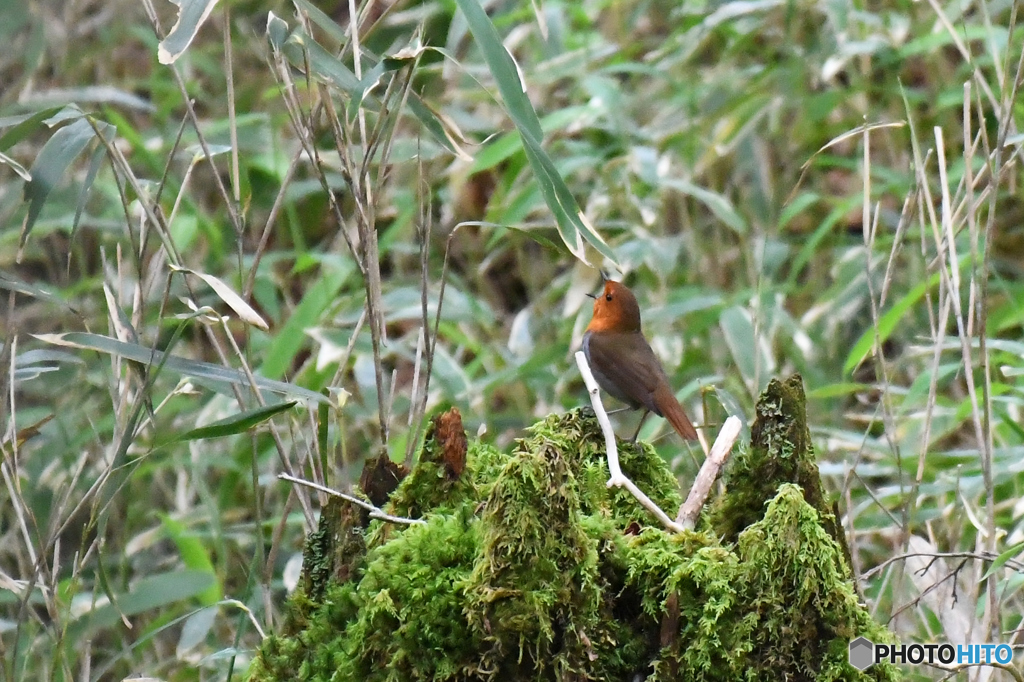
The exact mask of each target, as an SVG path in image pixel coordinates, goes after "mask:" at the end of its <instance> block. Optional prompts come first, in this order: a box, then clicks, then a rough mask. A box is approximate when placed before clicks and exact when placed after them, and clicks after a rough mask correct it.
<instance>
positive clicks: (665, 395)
mask: <svg viewBox="0 0 1024 682" xmlns="http://www.w3.org/2000/svg"><path fill="white" fill-rule="evenodd" d="M654 404H655V405H657V406H658V410H660V411H661V416H663V417H664V418H665V419H667V420H668V423H669V424H671V425H672V428H673V429H675V430H676V433H678V434H679V435H680V437H682V439H683V440H697V429H695V428H693V422H691V421H690V418H689V417H687V416H686V412H685V411H683V406H682V405H680V404H679V401H678V400H676V397H675V396H674V395H672V391H671V390H669V388H668V387H667V386H665V387H662V388H660V389H659V390H657V391H655V392H654Z"/></svg>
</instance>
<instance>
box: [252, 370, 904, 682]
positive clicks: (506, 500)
mask: <svg viewBox="0 0 1024 682" xmlns="http://www.w3.org/2000/svg"><path fill="white" fill-rule="evenodd" d="M773 387H774V388H772V387H770V388H769V390H768V391H766V394H765V396H764V397H763V398H762V401H761V403H759V405H758V423H755V426H754V432H755V440H754V442H753V444H752V445H751V447H750V448H749V449H748V450H747V451H746V453H745V454H744V455H743V456H742V457H740V458H739V459H738V463H736V464H735V465H734V466H733V467H732V468H731V470H730V473H729V478H728V484H729V487H728V491H727V493H726V495H725V498H723V499H721V500H718V501H717V502H716V505H715V510H714V512H713V513H711V514H709V515H708V518H707V519H706V520H705V523H704V525H703V526H702V527H701V528H700V529H698V530H697V531H693V532H685V533H680V534H672V533H668V532H666V531H664V530H662V529H660V528H659V527H658V526H657V525H656V522H655V520H654V519H653V518H652V517H651V516H650V514H649V513H648V512H646V510H644V509H643V508H642V507H640V505H639V504H638V503H637V502H636V501H635V500H634V499H633V498H632V497H630V496H629V495H628V494H627V493H625V492H623V491H620V490H612V491H610V490H608V488H607V487H606V485H605V483H606V481H607V479H608V471H607V465H606V463H605V459H604V441H603V436H602V435H601V433H600V430H599V428H598V425H597V423H596V420H595V419H594V418H593V415H592V413H590V412H589V411H588V410H577V411H574V412H571V413H569V414H566V415H561V416H552V417H549V418H547V419H545V420H543V421H541V422H539V423H537V424H536V425H534V426H533V427H532V428H531V429H530V433H529V435H528V436H527V437H526V438H524V439H522V440H520V441H519V442H517V444H516V445H515V447H514V448H513V450H512V452H511V454H503V453H500V452H498V451H496V450H494V449H493V448H490V447H487V446H482V445H480V444H469V447H468V451H467V452H466V453H465V459H464V460H460V459H459V458H458V457H456V455H458V453H459V450H460V448H461V447H462V446H461V445H460V443H464V441H461V440H460V439H459V438H458V437H457V435H458V434H454V435H453V433H452V431H451V428H450V427H451V424H448V426H447V427H446V428H447V429H448V431H447V433H446V435H445V436H443V437H437V438H435V437H434V432H432V433H431V436H430V437H428V439H427V444H426V445H425V447H424V454H423V455H422V456H421V459H420V462H419V463H418V464H417V465H416V467H415V468H414V469H413V471H412V472H411V473H410V475H409V476H408V477H407V478H406V479H405V480H404V481H402V483H401V484H400V485H399V487H398V489H397V490H395V492H394V493H393V494H392V496H391V504H390V509H389V511H391V512H393V513H398V514H402V515H410V516H417V517H421V518H422V519H423V520H425V521H426V523H425V524H420V525H411V526H399V525H391V524H386V525H385V524H381V523H380V522H376V521H375V522H373V523H371V524H369V526H368V527H367V529H366V530H365V533H366V535H365V538H366V540H365V543H364V545H363V546H364V547H365V548H366V549H365V551H366V554H365V556H360V559H359V561H358V562H357V563H353V562H349V563H347V564H346V566H348V567H349V568H350V570H348V572H347V573H346V574H345V575H346V576H347V577H348V580H344V579H343V577H342V576H340V575H338V574H337V573H336V572H334V573H332V574H331V575H333V576H334V578H332V579H331V580H329V581H328V583H327V585H326V586H325V587H324V588H323V589H322V591H320V592H315V586H316V585H319V584H321V583H320V581H319V580H312V581H304V582H303V583H302V589H301V590H300V593H299V594H297V595H296V596H295V597H293V603H294V604H301V605H302V606H303V613H304V615H305V617H304V618H303V619H302V622H303V624H304V627H302V628H300V629H297V630H296V629H292V630H287V631H286V633H285V634H284V635H281V636H274V637H271V638H269V639H268V640H267V641H266V643H265V644H264V646H263V648H262V649H261V651H260V655H259V656H258V657H257V660H256V662H255V663H254V664H253V666H252V668H251V670H250V679H253V680H259V681H260V682H264V681H266V682H270V681H283V680H291V679H293V678H296V679H300V680H323V681H325V682H326V681H328V680H381V681H400V680H623V679H634V678H636V677H637V676H639V677H640V678H643V679H648V680H660V681H665V680H736V679H745V680H776V679H793V680H840V679H841V680H865V679H876V680H883V679H894V678H896V677H897V676H898V675H897V672H896V671H895V670H894V669H893V668H891V667H886V666H874V667H872V668H870V669H869V670H868V671H867V674H865V673H860V672H858V671H857V670H855V669H853V668H852V667H850V666H849V665H848V664H847V660H846V652H847V645H848V642H849V640H851V639H853V638H855V637H857V636H861V635H863V636H865V637H867V638H868V639H870V640H872V641H876V642H882V641H891V640H892V638H891V636H889V635H888V633H887V632H886V631H885V630H884V629H883V628H881V627H880V626H878V625H876V624H875V623H873V622H872V621H871V620H870V618H869V616H868V614H867V613H866V611H864V609H863V608H861V607H860V606H859V604H858V603H857V599H856V595H855V593H854V590H853V586H852V583H851V582H850V580H849V569H848V568H847V563H846V561H845V560H844V557H843V551H842V545H841V544H840V540H841V538H840V540H837V538H836V537H835V535H834V532H835V527H834V525H833V526H831V527H830V526H829V525H828V524H827V523H825V520H826V518H827V517H828V515H830V514H831V513H832V512H831V511H830V510H828V509H827V508H826V506H825V504H824V501H823V497H822V495H821V490H820V483H819V482H818V480H817V474H816V472H815V473H814V475H813V476H811V472H813V471H814V462H813V452H812V451H811V449H810V445H809V439H808V438H806V437H805V436H806V433H807V428H806V424H805V423H804V422H803V418H804V417H803V401H802V398H803V394H802V388H801V387H800V385H799V378H796V379H791V380H790V381H788V382H786V383H785V384H782V383H778V382H775V383H773ZM773 390H775V391H776V393H772V391H773ZM792 401H795V405H791V404H790V402H792ZM762 415H766V416H764V417H763V416H762ZM769 418H770V419H769ZM751 453H753V454H751ZM620 456H621V462H622V467H623V470H624V471H625V472H626V473H627V475H629V476H630V477H631V478H633V479H634V481H635V482H636V483H637V484H638V485H639V486H640V487H641V488H642V489H644V490H645V491H646V492H647V493H648V494H649V495H650V496H651V498H652V499H654V500H655V501H656V502H657V503H658V504H659V505H660V506H662V508H663V509H666V510H667V511H668V512H669V513H670V514H672V513H674V512H675V510H676V509H677V508H678V505H679V503H680V499H681V493H680V490H679V487H678V484H677V482H676V481H675V478H674V477H673V476H672V475H671V472H670V471H669V470H668V467H667V466H666V465H665V463H664V462H663V461H662V460H661V459H660V458H659V457H658V456H657V455H656V454H655V453H654V451H653V450H652V449H651V448H650V447H649V446H646V445H639V446H633V445H630V444H625V443H623V444H622V450H621V452H620ZM772 458H781V459H782V460H783V461H781V462H774V463H773V462H770V461H769V460H771V459H772ZM453 462H454V463H455V464H454V466H453ZM769 472H771V473H772V478H771V479H770V480H767V479H766V478H765V477H766V476H767V473H769ZM787 476H791V478H789V479H788V480H787V478H786V477H787ZM797 484H799V485H797ZM808 490H810V491H811V492H810V493H808ZM732 497H734V498H735V500H742V501H744V503H745V504H751V505H753V509H748V508H743V509H739V508H738V507H737V506H736V505H735V503H734V502H735V500H733V499H729V498H732ZM730 513H736V514H739V518H738V519H732V518H725V517H724V516H723V515H727V514H730ZM721 528H724V529H725V530H726V532H727V533H729V535H728V537H727V540H726V541H725V542H723V541H722V539H721V537H720V535H719V533H720V532H722V531H721V530H720V529H721ZM324 537H326V536H324ZM332 537H337V538H340V539H343V540H345V539H348V540H350V539H351V538H350V535H349V534H347V533H346V534H342V535H340V536H339V535H338V534H337V533H336V532H335V533H334V534H333V535H332ZM317 546H319V541H318V543H317ZM347 546H348V547H350V548H352V547H355V545H354V544H352V543H351V542H350V543H349V544H348V545H347ZM349 553H351V552H349ZM314 556H320V557H323V556H333V555H332V554H331V553H330V552H329V551H326V550H325V549H322V550H321V551H318V552H317V553H316V554H315V555H312V554H307V562H309V563H310V573H311V574H313V573H314V571H313V570H312V569H313V568H315V569H316V571H315V575H317V576H321V575H324V570H325V569H324V568H323V566H322V563H323V562H322V561H321V562H320V563H317V562H316V561H315V560H314ZM332 565H333V564H332ZM315 594H318V595H319V596H314V595H315Z"/></svg>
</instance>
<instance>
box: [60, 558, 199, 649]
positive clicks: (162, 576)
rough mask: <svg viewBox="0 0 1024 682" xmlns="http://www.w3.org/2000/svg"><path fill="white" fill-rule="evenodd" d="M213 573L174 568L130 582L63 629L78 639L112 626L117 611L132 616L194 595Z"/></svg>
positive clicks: (197, 593) (196, 595)
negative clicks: (105, 602) (112, 601)
mask: <svg viewBox="0 0 1024 682" xmlns="http://www.w3.org/2000/svg"><path fill="white" fill-rule="evenodd" d="M213 581H214V579H213V575H211V574H210V573H208V572H206V571H193V570H188V569H185V570H175V571H168V572H167V573H158V574H156V575H151V576H148V577H146V578H142V579H141V580H139V581H138V582H135V583H134V584H132V585H131V586H130V587H129V588H128V589H127V590H126V591H124V592H121V593H117V594H116V595H115V594H113V593H111V594H110V595H109V596H114V597H115V598H116V601H117V607H115V606H114V604H113V603H110V604H104V605H103V606H100V607H98V608H95V609H92V610H90V611H86V612H85V613H83V614H82V615H81V616H79V617H78V619H77V620H76V621H74V622H73V623H72V624H71V625H70V627H68V630H67V636H68V637H70V638H71V640H70V641H75V640H80V639H82V638H84V637H85V636H86V635H87V634H88V633H90V632H97V631H100V630H104V629H106V628H109V627H112V626H114V625H116V624H117V623H119V622H120V620H121V615H122V614H123V615H124V616H125V617H129V616H134V615H136V614H139V613H145V612H147V611H153V610H155V609H158V608H161V607H164V606H168V605H170V604H174V603H176V602H179V601H182V600H185V599H191V598H193V597H198V596H199V595H201V594H203V593H204V592H205V591H206V590H208V589H209V588H210V585H211V584H212V583H213Z"/></svg>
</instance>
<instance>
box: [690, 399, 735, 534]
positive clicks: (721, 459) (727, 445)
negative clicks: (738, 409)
mask: <svg viewBox="0 0 1024 682" xmlns="http://www.w3.org/2000/svg"><path fill="white" fill-rule="evenodd" d="M741 426H742V424H741V423H740V418H739V417H737V416H736V415H733V416H731V417H729V418H728V419H726V420H725V424H723V425H722V430H721V431H719V432H718V438H716V439H715V444H714V445H712V446H711V452H709V453H708V456H707V457H706V458H705V459H704V464H703V465H701V468H700V471H699V472H698V473H697V478H695V479H694V480H693V486H691V488H690V494H689V495H687V496H686V502H683V504H682V505H681V506H680V507H679V514H678V515H677V516H676V523H678V524H680V525H682V527H683V528H686V529H687V530H692V529H693V526H694V524H695V523H696V522H697V517H698V516H699V515H700V510H701V507H703V506H704V501H705V500H707V499H708V493H710V492H711V486H712V485H714V483H715V480H716V479H717V478H718V473H719V472H720V471H721V470H722V465H723V464H725V460H726V459H728V458H729V453H730V452H731V451H732V446H733V445H735V444H736V440H737V439H738V438H739V437H740V427H741Z"/></svg>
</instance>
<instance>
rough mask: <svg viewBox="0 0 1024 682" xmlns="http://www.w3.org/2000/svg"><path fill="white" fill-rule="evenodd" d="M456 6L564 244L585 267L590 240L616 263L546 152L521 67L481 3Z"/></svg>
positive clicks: (463, 0) (469, 0)
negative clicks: (512, 126) (485, 67)
mask: <svg viewBox="0 0 1024 682" xmlns="http://www.w3.org/2000/svg"><path fill="white" fill-rule="evenodd" d="M456 2H457V4H458V6H459V9H461V10H462V13H463V15H464V16H465V17H466V22H467V24H468V25H469V30H470V32H471V33H472V34H473V38H474V39H475V40H476V43H477V45H479V46H480V51H481V52H482V53H483V55H484V60H485V61H486V62H487V66H488V68H490V70H491V74H492V75H493V76H494V80H495V82H496V83H497V84H498V91H499V92H500V93H501V98H502V100H503V101H504V102H505V107H506V108H507V109H508V114H509V117H510V118H511V119H512V122H513V123H514V124H515V126H516V129H517V130H518V131H519V135H520V137H521V138H522V141H523V149H524V150H525V151H526V158H527V160H528V161H529V162H530V167H531V168H532V169H533V172H534V174H535V175H536V176H537V184H538V185H539V187H540V190H541V194H542V195H543V196H544V201H545V202H546V203H547V205H548V208H549V209H551V212H552V213H553V214H554V217H555V222H556V224H557V225H558V233H559V235H560V236H561V237H562V241H563V242H564V243H565V245H566V246H567V247H569V251H570V252H571V253H572V254H573V255H574V256H576V257H577V258H578V259H579V260H581V261H583V262H584V263H587V262H588V261H587V258H586V254H585V253H584V250H583V241H582V240H583V239H586V240H587V241H588V242H590V244H591V245H592V246H593V247H594V248H596V249H597V250H598V252H599V253H601V254H602V255H603V256H605V257H606V258H608V259H609V260H611V261H612V262H613V263H614V262H616V261H617V259H616V258H615V254H614V253H613V252H612V250H611V247H610V246H608V244H607V243H606V242H605V241H604V239H603V238H602V237H601V236H600V235H599V234H597V231H596V230H595V229H594V228H593V226H591V225H590V223H589V222H588V221H587V219H586V217H585V216H584V215H583V212H582V211H581V210H580V208H579V205H578V204H577V203H576V198H575V197H574V196H573V195H572V192H570V191H569V188H568V186H567V185H566V184H565V181H564V180H562V177H561V175H559V173H558V171H557V170H556V168H555V164H554V163H553V162H552V161H551V158H550V157H549V156H548V155H547V152H545V151H544V149H543V146H542V145H541V140H542V139H543V137H544V133H543V132H542V130H541V125H540V119H539V118H538V117H537V112H536V111H535V110H534V108H533V104H531V103H530V98H529V97H527V96H526V87H525V85H524V84H523V80H522V78H521V77H520V74H519V68H518V66H516V63H515V61H513V59H512V56H511V55H510V54H509V53H508V50H506V49H505V45H504V44H503V43H502V41H501V37H500V36H499V35H498V31H497V29H496V28H495V27H494V24H493V23H492V22H491V20H490V18H489V17H488V16H487V13H486V12H485V11H484V9H483V7H482V6H481V5H480V3H479V2H478V0H456Z"/></svg>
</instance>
